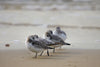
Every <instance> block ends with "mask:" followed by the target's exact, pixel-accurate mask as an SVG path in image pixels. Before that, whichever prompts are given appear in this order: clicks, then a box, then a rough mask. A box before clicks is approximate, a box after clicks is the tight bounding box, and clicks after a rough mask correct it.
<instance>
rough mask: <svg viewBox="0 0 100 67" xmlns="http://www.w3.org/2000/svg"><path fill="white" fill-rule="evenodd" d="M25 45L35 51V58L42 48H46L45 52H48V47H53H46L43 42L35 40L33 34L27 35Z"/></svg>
mask: <svg viewBox="0 0 100 67" xmlns="http://www.w3.org/2000/svg"><path fill="white" fill-rule="evenodd" d="M27 47H28V49H29V50H30V51H32V52H35V53H36V55H35V58H37V54H38V53H39V52H42V51H44V50H47V54H49V52H48V49H53V48H51V47H48V46H47V45H46V44H44V43H43V42H41V41H39V40H35V37H34V35H31V36H29V37H28V40H27Z"/></svg>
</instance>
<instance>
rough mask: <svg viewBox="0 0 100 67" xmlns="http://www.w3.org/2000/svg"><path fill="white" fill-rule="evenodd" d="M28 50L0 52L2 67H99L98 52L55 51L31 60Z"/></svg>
mask: <svg viewBox="0 0 100 67" xmlns="http://www.w3.org/2000/svg"><path fill="white" fill-rule="evenodd" d="M33 56H34V54H33V53H30V52H29V51H28V50H26V49H24V50H6V51H0V66H2V67H28V66H29V67H34V66H35V67H100V50H88V49H87V50H85V49H61V50H59V49H57V50H56V53H54V54H52V53H51V56H49V57H48V56H47V55H46V53H44V55H43V56H41V57H40V56H38V58H37V59H36V58H33Z"/></svg>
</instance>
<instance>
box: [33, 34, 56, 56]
mask: <svg viewBox="0 0 100 67" xmlns="http://www.w3.org/2000/svg"><path fill="white" fill-rule="evenodd" d="M33 37H34V39H35V40H37V41H40V42H41V43H42V44H46V46H49V47H50V46H56V45H57V43H55V42H53V41H51V40H47V39H44V38H41V37H39V36H38V35H34V36H33ZM43 52H44V51H42V52H41V54H40V56H42V54H43ZM48 52H49V51H48V50H47V53H48ZM47 55H48V56H49V53H48V54H47Z"/></svg>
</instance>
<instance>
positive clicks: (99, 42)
mask: <svg viewBox="0 0 100 67" xmlns="http://www.w3.org/2000/svg"><path fill="white" fill-rule="evenodd" d="M0 18H1V19H0V67H100V23H99V22H100V12H99V11H75V12H74V11H71V12H70V11H68V12H65V11H64V12H63V11H61V12H60V11H58V12H48V11H47V12H35V11H9V10H7V11H0ZM60 18H62V19H60ZM65 21H66V22H65ZM21 23H23V24H25V23H26V24H29V25H28V26H27V25H26V26H25V25H22V24H21ZM30 24H33V26H31V25H30ZM34 24H38V25H37V26H34ZM39 24H40V25H39ZM47 25H54V26H55V25H61V26H63V25H66V26H69V28H67V27H61V28H62V30H64V31H65V32H66V33H67V35H68V39H67V40H66V42H68V43H71V44H72V45H71V46H63V47H62V49H56V53H52V50H50V56H47V55H46V52H45V53H44V54H43V56H38V58H37V59H36V58H34V55H35V53H32V52H30V51H29V50H28V49H27V46H26V45H27V44H25V41H26V39H27V37H28V36H29V35H33V34H38V35H39V36H40V37H43V34H45V32H46V31H47V30H49V29H51V30H55V27H52V26H51V27H48V26H47ZM70 26H77V28H71V27H70ZM85 26H87V28H85ZM88 26H89V28H88ZM83 27H84V28H83ZM90 27H92V28H90ZM96 27H98V28H96ZM5 44H9V46H8V47H6V46H5Z"/></svg>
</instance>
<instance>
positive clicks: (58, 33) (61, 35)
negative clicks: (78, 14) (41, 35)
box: [53, 27, 67, 41]
mask: <svg viewBox="0 0 100 67" xmlns="http://www.w3.org/2000/svg"><path fill="white" fill-rule="evenodd" d="M53 34H54V35H56V36H58V37H60V38H61V39H63V40H64V41H65V40H66V39H67V35H66V33H65V32H64V31H62V30H61V28H60V27H56V30H55V31H54V32H53Z"/></svg>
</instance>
